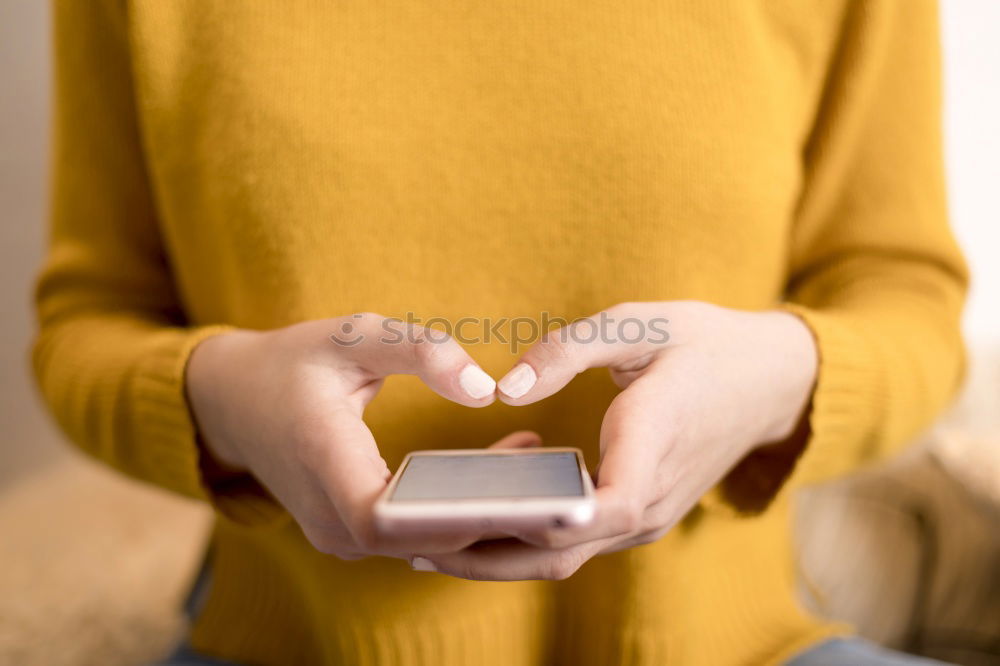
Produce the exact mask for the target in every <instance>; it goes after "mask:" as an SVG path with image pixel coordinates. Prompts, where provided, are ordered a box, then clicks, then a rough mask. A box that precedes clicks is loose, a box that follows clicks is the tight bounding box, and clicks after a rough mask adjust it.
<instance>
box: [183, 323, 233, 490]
mask: <svg viewBox="0 0 1000 666" xmlns="http://www.w3.org/2000/svg"><path fill="white" fill-rule="evenodd" d="M247 333H249V332H245V331H231V332H227V333H222V334H220V335H214V336H212V337H209V338H206V339H205V340H202V341H201V342H200V343H199V344H198V345H196V346H195V348H194V349H193V350H192V352H191V356H190V358H189V359H188V363H187V370H186V372H185V376H184V385H185V391H186V394H187V399H188V404H189V406H190V409H191V414H192V418H193V420H194V423H195V427H196V429H197V435H196V437H197V441H198V444H199V447H200V448H201V451H202V454H203V459H204V461H205V466H206V469H209V470H211V471H212V472H213V473H216V474H219V475H223V476H225V475H236V474H239V473H241V472H243V471H245V470H246V465H245V464H244V462H243V459H242V456H241V455H240V452H239V449H238V447H237V446H236V445H235V443H234V442H231V441H230V438H229V437H228V436H227V435H226V433H227V432H228V430H229V428H227V427H226V421H227V419H226V413H227V410H226V403H227V402H228V397H229V394H230V393H231V392H232V391H233V390H238V388H236V387H239V386H240V384H239V382H238V381H234V380H233V379H232V378H231V377H230V372H229V370H230V369H233V368H239V367H241V366H240V361H239V359H238V358H236V350H237V349H238V348H239V347H240V346H241V343H242V341H243V340H244V339H245V336H246V334H247Z"/></svg>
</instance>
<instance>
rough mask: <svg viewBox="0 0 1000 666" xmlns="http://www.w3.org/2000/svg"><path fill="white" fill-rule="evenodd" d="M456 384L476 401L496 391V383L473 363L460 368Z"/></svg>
mask: <svg viewBox="0 0 1000 666" xmlns="http://www.w3.org/2000/svg"><path fill="white" fill-rule="evenodd" d="M458 383H459V385H460V386H461V387H462V390H463V391H465V392H466V393H468V394H469V395H470V396H472V397H473V398H475V399H476V400H479V399H481V398H485V397H486V396H488V395H491V394H492V393H493V392H494V391H496V389H497V383H496V381H494V379H493V378H492V377H490V376H489V375H488V374H486V373H485V372H483V371H482V369H481V368H480V367H479V366H478V365H475V364H474V363H470V364H469V365H467V366H465V367H464V368H462V372H460V373H458Z"/></svg>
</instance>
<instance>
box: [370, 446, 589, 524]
mask: <svg viewBox="0 0 1000 666" xmlns="http://www.w3.org/2000/svg"><path fill="white" fill-rule="evenodd" d="M593 517H594V484H593V483H592V482H591V480H590V475H589V474H588V473H587V466H586V464H585V463H584V461H583V455H582V454H581V452H580V450H579V449H573V448H556V447H552V448H548V447H545V448H536V449H448V450H441V451H414V452H412V453H410V454H408V455H407V456H406V458H404V459H403V463H402V464H401V465H400V466H399V470H398V471H397V472H396V475H395V476H394V477H393V479H392V481H391V482H390V483H389V486H388V487H387V488H386V489H385V491H384V492H383V493H382V496H381V497H379V499H378V501H377V502H376V503H375V521H376V525H377V526H378V528H379V529H381V530H382V531H384V532H387V533H414V532H448V531H466V530H470V531H477V530H479V531H484V532H486V533H488V534H491V535H494V536H497V535H504V534H509V533H510V532H517V531H524V530H531V529H538V528H543V527H563V526H570V525H586V524H587V523H589V522H590V521H591V519H592V518H593Z"/></svg>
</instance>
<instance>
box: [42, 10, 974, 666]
mask: <svg viewBox="0 0 1000 666" xmlns="http://www.w3.org/2000/svg"><path fill="white" fill-rule="evenodd" d="M55 38H56V43H57V48H56V93H57V107H56V111H55V152H54V182H53V200H52V234H51V239H52V242H51V249H50V253H49V256H48V259H47V262H46V265H45V268H44V271H43V273H42V276H41V278H40V282H39V286H38V292H37V298H38V312H39V320H40V332H39V334H38V339H37V343H36V346H35V350H34V364H35V369H36V374H37V377H38V381H39V384H40V386H41V387H42V391H43V393H44V395H45V398H46V400H47V401H48V403H49V404H50V405H51V409H52V411H53V412H54V414H55V415H56V418H57V419H58V420H59V422H60V423H61V425H62V427H63V428H64V429H65V431H66V432H67V433H68V435H69V436H70V437H71V438H72V439H73V441H75V442H76V443H77V444H78V445H79V446H80V447H82V448H83V449H85V450H86V451H88V452H90V453H91V454H93V455H94V456H96V457H98V458H100V459H101V460H104V461H106V462H108V463H109V464H111V465H113V466H115V467H116V468H119V469H121V470H122V471H124V472H125V473H127V474H130V475H132V476H135V477H138V478H140V479H144V480H146V481H149V482H151V483H154V484H157V485H160V486H163V487H166V488H169V489H171V490H174V491H177V492H179V493H182V494H184V495H188V496H191V497H196V498H202V499H205V500H207V501H210V502H212V503H213V505H214V506H215V507H216V509H217V511H218V514H219V519H218V521H217V526H216V530H215V534H214V544H215V551H214V552H215V556H214V558H215V561H214V566H215V581H214V585H213V587H212V591H211V595H210V598H209V600H208V603H207V607H206V609H205V611H204V613H203V615H202V616H201V618H200V619H199V621H198V622H197V624H196V626H195V628H194V633H193V641H194V644H195V646H196V647H198V648H199V649H202V650H204V651H205V652H208V653H211V654H215V655H220V656H223V657H228V658H231V659H234V660H241V661H245V662H247V663H256V664H281V665H288V664H381V665H386V666H391V665H394V664H403V665H411V664H429V665H432V666H449V665H467V664H480V665H490V664H503V665H511V664H514V665H518V664H572V665H587V664H594V665H606V664H613V663H627V664H656V665H662V664H694V665H700V664H706V665H711V666H725V665H728V664H758V663H778V662H780V661H781V660H783V659H784V658H786V657H787V656H788V655H790V654H792V653H793V652H795V651H796V650H799V649H801V648H803V647H804V646H806V645H808V644H809V643H811V642H813V641H816V640H818V639H820V638H822V637H823V636H825V635H828V634H829V633H830V632H831V631H836V630H837V629H836V628H835V627H830V626H829V625H825V624H823V623H820V622H818V621H816V620H814V619H812V618H809V617H808V616H806V615H805V614H804V613H803V612H801V611H800V610H799V609H798V608H797V606H796V603H795V600H794V594H793V562H792V555H791V548H790V539H789V532H788V522H789V496H790V491H791V490H792V489H793V488H794V487H795V486H797V485H800V484H802V483H805V482H809V481H816V480H819V479H823V478H828V477H830V476H833V475H836V474H839V473H843V472H845V471H848V470H850V469H852V468H854V467H856V466H857V465H858V464H859V463H861V462H864V461H869V460H874V459H877V458H879V457H882V456H885V455H886V454H889V453H890V452H892V451H894V450H896V449H897V448H898V447H899V446H901V445H902V444H903V443H905V441H906V440H907V439H908V438H910V437H912V436H913V435H914V434H915V433H916V432H917V431H918V430H919V429H920V428H922V427H924V426H925V425H926V424H927V423H928V422H929V421H930V420H931V419H932V418H933V417H934V416H935V414H936V413H937V412H938V411H939V410H940V409H941V408H942V406H943V405H944V404H945V403H946V402H947V400H948V399H949V397H950V394H951V393H952V391H953V390H954V387H955V385H956V382H957V380H958V378H959V376H960V374H961V369H962V350H961V342H960V335H959V327H958V321H959V313H960V309H961V304H962V300H963V296H964V291H965V283H966V274H965V267H964V264H963V262H962V259H961V256H960V254H959V252H958V250H957V249H956V246H955V244H954V242H953V240H952V237H951V235H950V232H949V230H948V228H947V223H946V219H945V206H944V195H943V185H942V180H943V179H942V174H941V153H940V145H939V144H940V136H939V81H938V79H939V65H938V52H937V49H938V45H937V18H936V8H935V6H934V5H933V3H931V2H923V1H917V0H880V1H872V0H857V1H856V2H855V1H852V0H829V1H825V2H806V3H803V2H798V1H797V0H776V1H775V2H753V1H749V0H747V1H739V2H737V1H733V2H626V3H621V2H597V1H590V0H585V1H582V2H581V1H570V0H551V1H549V0H545V1H537V0H535V1H532V2H526V1H522V0H507V1H503V2H442V1H437V0H427V1H419V2H408V3H383V2H357V3H344V2H309V1H306V0H283V1H281V2H279V1H277V0H274V1H270V0H254V1H252V2H250V1H244V2H235V1H232V0H170V1H169V2H166V1H163V0H131V1H129V2H125V1H123V0H91V1H88V2H80V1H78V0H64V1H62V2H58V3H57V7H56V22H55ZM669 299H699V300H705V301H711V302H714V303H718V304H722V305H725V306H730V307H735V308H744V309H763V308H771V307H775V306H778V307H788V308H791V309H793V310H794V311H796V312H798V313H799V314H800V315H801V316H802V317H803V318H804V319H805V320H806V322H807V323H808V324H809V326H810V327H811V329H812V331H813V332H814V334H815V336H816V337H817V339H818V342H819V347H820V352H821V356H822V360H821V367H820V376H819V381H818V385H817V388H816V392H815V395H814V399H813V407H812V412H811V417H810V426H811V436H810V438H809V441H808V444H807V445H806V447H805V448H804V451H803V453H802V455H801V456H799V457H798V459H797V461H794V462H795V465H794V469H793V471H792V472H791V473H790V474H788V473H787V472H788V468H789V467H790V466H791V463H792V462H793V461H790V460H781V459H779V458H776V457H770V458H769V457H767V456H764V455H758V456H754V457H752V458H751V459H748V460H747V461H745V463H744V464H742V465H741V466H739V467H738V468H737V469H736V470H735V471H734V472H733V473H732V474H730V476H729V477H728V478H727V480H726V481H724V482H723V484H721V485H720V486H719V487H718V488H716V489H714V490H713V491H712V492H711V493H710V494H709V495H708V496H706V498H705V499H704V500H703V502H702V503H701V504H700V505H699V506H698V507H697V508H696V509H695V510H694V511H693V512H692V513H691V515H689V516H688V518H687V519H685V521H684V522H683V523H682V524H681V525H680V526H679V527H678V528H676V529H674V530H673V531H672V532H671V533H670V534H669V535H667V536H666V537H665V538H663V539H662V540H660V541H659V542H657V543H655V544H652V545H649V546H644V547H641V548H636V549H632V550H629V551H625V552H622V553H618V554H615V555H609V556H603V557H598V558H596V559H594V560H592V561H591V562H589V563H588V564H586V565H585V566H584V567H583V568H582V569H581V570H580V571H579V572H578V573H577V574H576V575H574V576H573V577H571V578H570V579H568V580H566V581H561V582H540V581H526V582H518V583H481V582H480V583H477V582H469V581H461V580H457V579H452V578H448V577H445V576H442V575H438V574H426V573H414V572H411V571H410V569H409V567H408V566H407V565H406V563H405V562H403V561H398V560H387V559H382V558H370V559H367V560H362V561H356V562H345V561H340V560H338V559H336V558H334V557H331V556H325V555H321V554H319V553H317V552H315V551H313V550H312V549H311V548H310V547H309V546H308V544H307V543H306V541H305V540H304V538H303V537H302V535H301V533H300V531H299V530H298V528H297V527H296V526H295V524H294V523H293V522H292V521H291V520H290V519H289V517H288V516H287V514H286V513H285V512H284V511H282V510H281V509H280V507H278V506H277V505H276V504H274V503H273V501H272V500H270V499H269V498H268V497H267V496H266V494H265V493H263V491H261V489H260V488H259V487H257V486H255V484H254V483H252V481H251V480H249V479H244V480H240V481H239V482H235V483H228V484H219V483H216V482H215V481H216V480H215V478H214V477H213V476H211V475H210V474H208V473H207V471H203V467H204V465H202V464H200V458H199V448H198V445H197V443H196V433H195V428H194V426H193V424H192V418H191V415H190V412H189V409H188V406H187V404H186V401H185V396H184V391H183V372H184V367H185V361H186V358H187V356H188V354H189V352H190V351H191V349H192V347H193V346H194V345H195V344H196V343H197V342H198V341H199V340H201V339H204V337H205V336H207V335H211V334H213V333H217V332H218V331H220V330H225V328H224V327H227V326H237V327H247V328H272V327H278V326H282V325H286V324H290V323H292V322H297V321H300V320H304V319H314V318H320V317H328V316H335V315H343V314H348V313H351V312H357V311H376V312H380V313H382V314H384V315H390V316H399V317H406V316H407V314H408V313H412V315H413V316H415V317H419V318H421V319H422V320H424V321H426V320H428V319H430V318H432V317H440V318H443V319H445V320H448V321H450V322H453V323H454V322H457V321H458V320H459V319H461V318H463V317H481V318H487V317H488V318H490V319H491V320H493V321H494V322H495V321H496V320H498V319H500V318H502V317H510V318H513V317H527V318H530V319H538V318H540V317H541V316H542V313H543V312H547V313H550V315H551V316H557V317H565V318H574V317H579V316H583V315H588V314H592V313H594V312H596V311H599V310H601V309H603V308H605V307H608V306H611V305H613V304H615V303H618V302H622V301H652V300H669ZM220 327H221V328H220ZM467 332H468V331H467ZM470 352H471V353H472V355H473V356H474V357H475V358H476V359H477V360H478V361H479V362H480V363H481V365H482V367H483V368H484V369H486V370H487V371H488V372H490V373H491V374H493V375H494V376H500V375H502V374H503V373H504V372H505V371H506V370H507V369H508V368H509V367H510V365H511V364H512V362H513V361H514V360H515V358H516V354H515V353H514V352H513V351H512V350H511V349H510V348H509V344H504V343H503V342H502V341H501V340H497V339H495V338H494V339H492V340H490V341H489V342H483V343H481V344H478V345H473V346H472V347H471V348H470ZM765 389H766V387H762V390H765ZM615 391H616V388H615V387H614V385H613V384H612V382H611V381H610V379H609V378H608V376H607V373H606V372H604V371H591V372H588V373H585V374H584V375H583V376H581V377H580V378H578V380H576V381H574V382H573V383H572V384H570V385H569V386H568V387H567V388H566V389H565V390H563V391H562V392H561V393H559V394H558V395H556V396H554V397H552V398H550V399H548V400H545V401H542V402H541V403H539V404H536V405H533V406H530V407H518V408H512V407H508V406H505V405H502V404H496V405H494V406H491V407H489V408H486V409H484V410H471V409H467V408H463V407H460V406H458V405H454V404H451V403H448V402H446V401H445V400H443V399H442V398H439V397H438V396H436V395H435V394H433V393H432V392H431V391H430V390H429V389H427V388H425V387H424V386H422V385H421V384H420V383H419V382H418V381H417V380H416V379H413V378H409V377H396V378H391V379H390V380H389V381H388V382H387V384H386V386H385V388H384V390H383V391H382V393H381V394H380V395H379V396H378V397H377V398H376V400H375V401H374V402H373V403H372V405H371V406H370V408H369V409H368V411H367V413H366V420H367V421H368V423H369V424H370V425H371V428H372V429H373V431H374V433H375V435H376V438H377V440H378V441H379V443H380V446H381V449H382V451H383V454H384V456H385V458H386V460H387V462H388V463H389V465H390V467H395V465H396V464H397V463H398V462H399V460H400V459H401V457H402V456H403V454H404V453H405V452H406V451H407V450H410V449H414V448H427V447H432V448H433V447H458V446H463V447H464V446H480V445H485V444H487V443H489V442H491V441H493V440H494V439H496V438H498V437H500V436H502V435H504V434H506V433H508V432H510V431H512V430H515V429H518V428H531V429H535V430H537V431H539V432H540V433H541V434H542V435H543V436H544V437H545V440H546V442H547V443H548V444H552V445H577V446H580V447H582V448H584V449H585V450H586V452H587V456H588V460H589V464H590V465H591V466H593V465H595V464H596V462H597V458H596V446H595V445H596V442H597V433H598V428H599V425H600V420H601V416H602V414H603V411H604V408H605V407H606V406H607V404H608V402H609V400H610V399H611V397H612V396H613V395H614V393H615ZM150 520H153V521H155V520H156V516H150ZM844 547H845V548H849V547H850V544H844ZM123 556H127V554H123Z"/></svg>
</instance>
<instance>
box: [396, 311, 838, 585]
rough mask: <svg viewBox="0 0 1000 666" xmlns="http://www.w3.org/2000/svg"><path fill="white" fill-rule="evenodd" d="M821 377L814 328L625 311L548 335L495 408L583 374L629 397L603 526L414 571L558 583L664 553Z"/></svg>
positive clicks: (785, 317) (606, 487)
mask: <svg viewBox="0 0 1000 666" xmlns="http://www.w3.org/2000/svg"><path fill="white" fill-rule="evenodd" d="M626 320H628V321H627V322H626ZM665 320H666V321H665ZM602 322H604V323H603V324H602ZM667 322H669V323H667ZM602 326H603V328H604V329H610V330H602V328H601V327H602ZM595 327H596V328H595ZM594 331H599V332H600V335H598V336H595V335H594ZM664 331H666V332H667V333H668V334H669V336H667V335H663V332H664ZM595 337H596V339H595ZM666 338H668V339H666ZM817 365H818V358H817V350H816V345H815V342H814V340H813V337H812V334H811V333H810V331H809V330H808V328H807V327H806V325H805V324H804V323H803V322H802V321H801V320H800V319H799V318H798V317H796V316H795V315H793V314H790V313H786V312H780V311H768V312H745V311H740V310H731V309H727V308H722V307H718V306H714V305H710V304H708V303H702V302H695V301H670V302H658V303H624V304H621V305H617V306H614V307H612V308H610V309H608V310H606V311H604V312H603V313H599V314H598V315H594V316H593V317H589V318H588V319H584V320H580V321H578V322H575V323H573V324H572V325H570V326H568V327H565V328H562V329H558V330H556V331H552V332H551V333H549V334H548V335H547V336H546V337H545V338H544V339H543V340H541V341H540V342H538V343H537V344H535V345H534V346H533V347H532V348H531V349H529V350H528V351H527V352H526V353H525V354H524V356H523V357H522V358H521V361H520V362H519V363H518V364H517V365H515V366H514V368H513V369H512V370H511V371H510V372H509V373H508V374H507V375H506V376H505V377H504V378H503V379H501V381H500V382H499V385H498V395H499V397H500V399H501V400H503V401H504V402H506V403H508V404H510V405H527V404H530V403H533V402H537V401H538V400H542V399H543V398H546V397H548V396H550V395H552V394H554V393H555V392H557V391H559V390H560V389H562V388H563V387H564V386H565V385H566V384H567V383H569V381H570V380H571V379H573V377H574V376H576V375H577V374H578V373H580V372H582V371H583V370H586V369H588V368H595V367H607V368H608V369H609V370H610V371H611V377H612V379H613V380H614V382H615V383H616V384H617V385H618V386H619V387H621V388H622V389H623V391H622V392H621V393H619V394H618V396H616V397H615V399H614V400H613V401H612V402H611V405H610V406H609V408H608V410H607V413H606V414H605V416H604V423H603V425H602V427H601V438H600V447H601V461H600V465H599V467H598V470H597V515H596V517H595V519H594V521H593V522H592V523H591V524H590V525H588V526H586V527H579V528H576V527H570V528H559V529H556V528H552V529H546V530H543V531H540V532H535V533H531V534H519V535H517V537H518V539H508V540H502V541H493V542H481V543H477V544H474V545H472V546H470V547H468V548H465V549H463V550H461V551H458V552H454V553H447V554H428V555H425V556H424V557H420V558H419V559H416V560H415V561H414V562H413V564H414V567H415V568H417V569H421V570H429V569H432V568H433V569H434V570H437V571H439V572H441V573H445V574H449V575H452V576H457V577H459V578H468V579H472V580H526V579H563V578H566V577H568V576H570V575H571V574H573V573H574V572H575V571H576V570H577V569H578V568H579V567H580V566H581V565H582V564H583V563H584V562H586V561H587V560H588V559H590V558H591V557H593V556H595V555H598V554H600V553H607V552H612V551H616V550H621V549H625V548H631V547H633V546H637V545H641V544H647V543H651V542H653V541H656V540H657V539H659V538H660V537H662V536H663V535H664V534H666V533H667V532H668V531H669V530H670V529H671V527H673V526H674V525H675V524H676V523H677V522H678V521H680V519H681V518H683V517H684V515H685V514H686V513H687V512H688V511H689V510H690V509H691V508H692V507H693V506H694V505H695V504H696V503H697V502H698V500H699V499H700V498H701V497H702V496H703V495H704V494H705V493H706V492H707V491H708V490H709V489H710V488H711V487H712V486H714V485H715V484H716V483H718V482H719V481H720V480H721V479H722V478H723V477H724V476H725V475H726V473H727V472H729V471H730V470H731V469H732V468H733V467H734V466H735V465H736V464H737V463H738V462H739V461H740V460H742V459H743V458H744V457H745V456H747V455H748V454H749V453H750V452H751V451H753V450H754V449H755V448H757V447H759V446H762V445H764V444H768V443H773V442H779V441H782V440H784V439H786V438H788V437H789V436H790V435H791V434H792V433H793V432H794V431H795V430H796V426H797V425H798V424H799V422H800V421H801V419H802V418H803V415H804V412H805V411H806V408H807V405H808V404H809V400H810V396H811V393H812V387H813V385H814V383H815V379H816V372H817Z"/></svg>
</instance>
